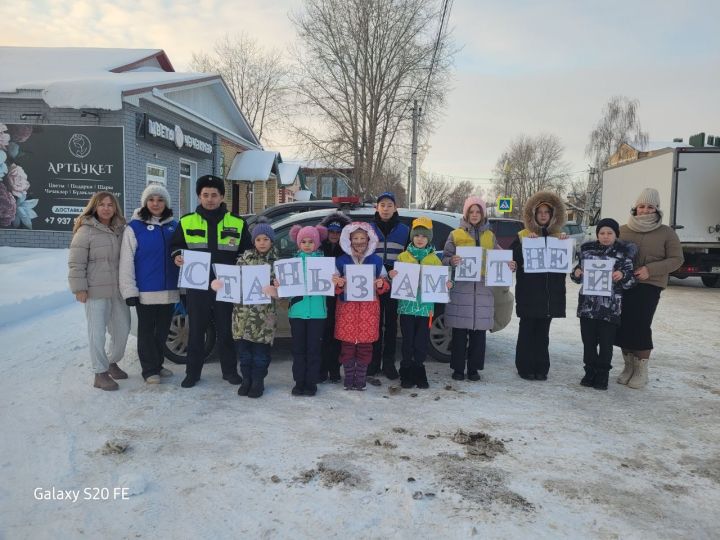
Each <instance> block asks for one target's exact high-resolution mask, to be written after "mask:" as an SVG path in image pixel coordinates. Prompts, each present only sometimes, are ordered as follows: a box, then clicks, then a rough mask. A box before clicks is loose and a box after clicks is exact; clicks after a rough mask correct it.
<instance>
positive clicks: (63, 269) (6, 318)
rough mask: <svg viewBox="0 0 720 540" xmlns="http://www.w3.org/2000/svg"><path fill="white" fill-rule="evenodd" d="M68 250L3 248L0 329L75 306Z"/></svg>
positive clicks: (0, 254)
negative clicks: (70, 280)
mask: <svg viewBox="0 0 720 540" xmlns="http://www.w3.org/2000/svg"><path fill="white" fill-rule="evenodd" d="M67 257H68V250H67V249H39V248H13V247H8V246H1V247H0V272H1V273H2V279H1V280H0V328H2V327H3V326H6V325H9V324H14V323H18V322H22V321H24V320H25V319H27V318H29V317H44V316H46V315H47V312H48V311H51V310H54V309H57V308H59V307H63V306H67V305H69V304H72V303H74V302H75V296H74V295H73V294H72V293H71V292H70V289H69V288H68V284H67Z"/></svg>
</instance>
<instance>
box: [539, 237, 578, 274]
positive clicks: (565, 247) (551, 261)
mask: <svg viewBox="0 0 720 540" xmlns="http://www.w3.org/2000/svg"><path fill="white" fill-rule="evenodd" d="M574 250H575V240H574V239H572V238H568V239H567V240H560V239H559V238H554V237H552V236H548V238H547V251H546V259H545V262H546V266H547V268H548V272H555V273H557V274H567V273H569V272H570V270H572V262H573V252H574Z"/></svg>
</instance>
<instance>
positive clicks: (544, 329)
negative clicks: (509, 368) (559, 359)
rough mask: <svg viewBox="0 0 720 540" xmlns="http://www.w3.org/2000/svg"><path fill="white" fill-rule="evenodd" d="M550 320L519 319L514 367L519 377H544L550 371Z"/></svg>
mask: <svg viewBox="0 0 720 540" xmlns="http://www.w3.org/2000/svg"><path fill="white" fill-rule="evenodd" d="M551 322H552V319H551V318H542V319H535V318H530V317H527V318H521V319H520V329H519V330H518V338H517V347H516V348H515V367H516V368H517V371H518V373H520V374H521V375H546V376H547V374H548V371H550V352H549V351H548V348H549V347H550V323H551Z"/></svg>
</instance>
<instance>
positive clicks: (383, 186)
mask: <svg viewBox="0 0 720 540" xmlns="http://www.w3.org/2000/svg"><path fill="white" fill-rule="evenodd" d="M404 176H405V175H404V171H403V170H402V169H401V168H399V167H398V168H392V169H391V168H387V169H386V170H385V171H384V172H383V173H382V174H381V175H379V176H378V182H377V192H378V193H383V192H385V191H390V192H391V193H394V194H395V204H397V206H399V207H403V206H406V205H407V193H406V189H405V181H406V180H405V179H404ZM373 201H374V199H373Z"/></svg>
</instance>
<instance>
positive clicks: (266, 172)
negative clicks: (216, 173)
mask: <svg viewBox="0 0 720 540" xmlns="http://www.w3.org/2000/svg"><path fill="white" fill-rule="evenodd" d="M277 155H278V154H277V152H271V151H267V150H246V151H245V152H242V153H240V154H238V155H236V156H235V159H233V162H232V165H231V166H230V171H229V172H228V174H227V179H228V180H235V181H242V182H257V181H265V180H267V179H268V178H269V177H270V172H272V168H273V165H275V162H276V160H277Z"/></svg>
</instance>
